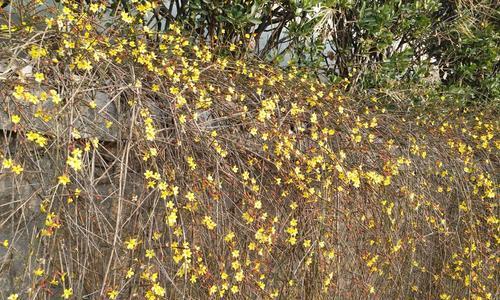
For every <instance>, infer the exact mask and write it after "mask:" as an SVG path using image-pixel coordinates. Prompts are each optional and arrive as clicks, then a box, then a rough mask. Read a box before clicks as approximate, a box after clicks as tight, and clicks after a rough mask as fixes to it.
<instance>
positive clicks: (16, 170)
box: [12, 165, 24, 175]
mask: <svg viewBox="0 0 500 300" xmlns="http://www.w3.org/2000/svg"><path fill="white" fill-rule="evenodd" d="M23 171H24V168H23V167H22V166H21V165H15V166H12V172H14V173H16V175H19V174H21V173H22V172H23Z"/></svg>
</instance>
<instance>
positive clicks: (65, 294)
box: [62, 288, 73, 299]
mask: <svg viewBox="0 0 500 300" xmlns="http://www.w3.org/2000/svg"><path fill="white" fill-rule="evenodd" d="M71 296H73V288H69V289H64V292H63V294H62V297H63V298H64V299H69V298H71Z"/></svg>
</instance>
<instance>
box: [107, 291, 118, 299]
mask: <svg viewBox="0 0 500 300" xmlns="http://www.w3.org/2000/svg"><path fill="white" fill-rule="evenodd" d="M108 297H109V299H112V300H113V299H116V297H118V291H117V290H112V291H109V292H108Z"/></svg>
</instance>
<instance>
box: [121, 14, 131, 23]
mask: <svg viewBox="0 0 500 300" xmlns="http://www.w3.org/2000/svg"><path fill="white" fill-rule="evenodd" d="M121 17H122V20H123V21H124V22H125V23H127V24H130V23H132V22H133V21H134V18H133V17H132V16H130V15H129V14H128V13H126V12H124V11H123V12H122V13H121Z"/></svg>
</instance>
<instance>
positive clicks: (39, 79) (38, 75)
mask: <svg viewBox="0 0 500 300" xmlns="http://www.w3.org/2000/svg"><path fill="white" fill-rule="evenodd" d="M34 77H35V81H36V82H38V83H41V82H42V81H43V80H44V79H45V75H43V73H38V72H37V73H35V74H34Z"/></svg>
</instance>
